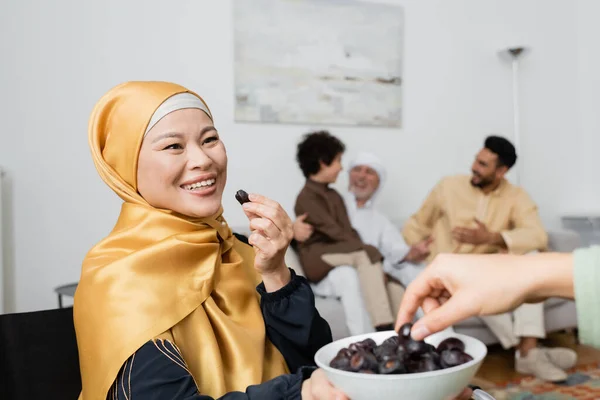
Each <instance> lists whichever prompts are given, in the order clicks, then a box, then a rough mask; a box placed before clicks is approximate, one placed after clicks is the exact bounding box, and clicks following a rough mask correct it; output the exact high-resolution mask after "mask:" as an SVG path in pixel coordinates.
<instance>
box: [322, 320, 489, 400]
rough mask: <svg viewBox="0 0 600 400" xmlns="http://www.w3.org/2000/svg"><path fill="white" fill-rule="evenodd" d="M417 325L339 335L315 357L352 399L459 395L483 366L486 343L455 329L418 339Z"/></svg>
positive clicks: (423, 399) (435, 399) (424, 399)
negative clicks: (414, 335)
mask: <svg viewBox="0 0 600 400" xmlns="http://www.w3.org/2000/svg"><path fill="white" fill-rule="evenodd" d="M411 326H412V325H411V324H405V325H404V326H402V328H401V329H400V332H395V331H386V332H377V333H368V334H364V335H357V336H351V337H347V338H344V339H340V340H337V341H335V342H333V343H330V344H328V345H326V346H324V347H322V348H321V349H319V351H318V352H317V354H315V361H316V363H317V365H318V366H319V367H320V368H322V369H323V370H324V371H325V373H326V374H327V377H328V378H329V380H330V382H331V383H332V384H333V385H334V386H336V387H337V388H339V389H340V390H342V391H343V392H344V393H345V394H346V395H347V396H348V397H349V398H350V399H352V400H371V399H378V400H388V399H389V400H392V399H393V400H397V399H411V400H412V399H414V400H417V399H418V400H442V399H448V398H452V397H454V396H456V395H458V394H459V393H460V392H461V391H462V390H463V389H464V388H465V387H466V386H467V385H468V384H469V382H470V381H471V379H472V378H473V376H474V375H475V373H476V372H477V370H478V369H479V366H480V365H481V362H482V361H483V359H484V358H485V355H486V354H487V348H486V346H485V345H484V344H483V343H482V342H481V341H479V340H478V339H475V338H473V337H471V336H467V335H462V334H458V333H454V332H452V331H443V332H439V333H436V334H433V335H431V336H429V337H427V338H426V339H425V340H424V341H415V340H413V339H412V338H411V337H410V329H411Z"/></svg>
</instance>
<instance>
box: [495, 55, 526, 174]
mask: <svg viewBox="0 0 600 400" xmlns="http://www.w3.org/2000/svg"><path fill="white" fill-rule="evenodd" d="M526 51H528V49H527V48H526V47H509V48H507V49H503V50H501V51H500V52H499V54H500V57H501V58H503V59H506V60H509V61H511V64H512V95H513V130H514V142H515V143H514V145H515V148H516V149H517V154H519V152H520V151H521V129H520V114H519V57H520V56H521V55H522V54H523V53H525V52H526ZM519 164H520V163H517V165H516V168H515V183H516V184H517V185H519V184H520V183H521V182H520V177H521V174H520V173H519V172H520V168H519Z"/></svg>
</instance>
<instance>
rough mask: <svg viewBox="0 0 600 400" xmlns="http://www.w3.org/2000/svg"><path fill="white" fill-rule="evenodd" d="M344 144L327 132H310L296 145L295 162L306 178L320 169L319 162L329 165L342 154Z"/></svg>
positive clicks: (344, 147) (344, 148)
mask: <svg viewBox="0 0 600 400" xmlns="http://www.w3.org/2000/svg"><path fill="white" fill-rule="evenodd" d="M344 150H346V146H344V143H342V141H341V140H340V139H338V138H336V137H335V136H333V135H331V134H330V133H329V132H327V131H317V132H311V133H307V134H306V135H304V139H303V140H302V141H301V142H300V143H299V144H298V151H297V153H296V161H298V165H299V166H300V169H301V170H302V173H303V174H304V177H306V178H308V177H309V176H311V175H314V174H316V173H317V172H319V170H320V169H321V165H320V164H319V161H322V162H323V163H324V164H325V165H331V163H332V162H333V160H334V158H335V157H336V156H337V155H338V154H341V153H343V152H344Z"/></svg>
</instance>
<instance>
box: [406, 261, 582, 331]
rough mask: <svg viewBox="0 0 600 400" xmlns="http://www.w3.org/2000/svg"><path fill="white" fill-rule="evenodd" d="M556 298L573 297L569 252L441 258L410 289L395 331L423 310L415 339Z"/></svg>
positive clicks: (415, 326) (417, 323)
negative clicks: (483, 316)
mask: <svg viewBox="0 0 600 400" xmlns="http://www.w3.org/2000/svg"><path fill="white" fill-rule="evenodd" d="M552 296H559V297H571V298H572V297H573V261H572V256H571V255H570V254H558V253H540V254H532V255H523V256H518V255H502V254H489V255H466V254H441V255H439V256H437V257H436V258H435V259H434V260H433V262H432V263H431V264H430V265H429V266H428V267H427V268H425V270H424V271H423V272H422V273H421V274H420V275H419V276H418V277H417V279H415V280H414V281H413V282H412V283H411V284H410V285H409V286H408V288H407V289H406V293H405V294H404V297H403V299H402V304H401V305H400V310H399V311H398V318H397V322H396V329H398V327H400V326H401V325H402V324H404V323H405V322H408V321H412V319H413V317H414V315H415V313H416V311H417V309H418V308H419V307H422V308H423V311H424V312H425V316H424V317H423V318H421V319H420V320H419V321H417V322H416V323H415V325H414V326H413V329H412V337H413V338H414V339H416V340H421V339H423V338H425V337H426V336H429V335H430V334H432V333H435V332H439V331H441V330H443V329H445V328H447V327H449V326H452V325H454V324H456V323H457V322H459V321H462V320H464V319H467V318H469V317H472V316H481V315H493V314H499V313H503V312H507V311H510V310H513V309H515V308H516V307H518V306H520V305H521V304H523V303H524V302H539V301H541V300H543V299H545V298H547V297H552Z"/></svg>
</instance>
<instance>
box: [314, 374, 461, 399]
mask: <svg viewBox="0 0 600 400" xmlns="http://www.w3.org/2000/svg"><path fill="white" fill-rule="evenodd" d="M472 393H473V391H472V390H471V389H469V388H466V389H465V390H464V391H463V392H462V393H461V394H460V395H458V397H456V398H455V399H453V400H469V399H470V398H471V394H472ZM302 400H349V398H348V396H346V395H345V394H344V393H343V392H341V391H340V390H339V389H336V388H334V387H333V385H332V384H331V383H329V381H328V380H327V376H326V375H325V372H323V370H322V369H320V368H319V369H318V370H316V371H315V372H313V373H312V375H311V376H310V378H309V379H307V380H305V381H304V383H303V384H302Z"/></svg>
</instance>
